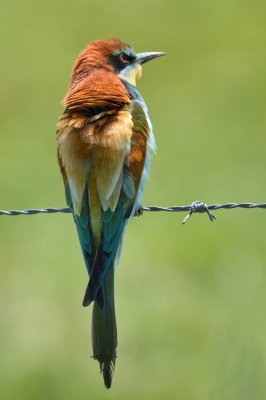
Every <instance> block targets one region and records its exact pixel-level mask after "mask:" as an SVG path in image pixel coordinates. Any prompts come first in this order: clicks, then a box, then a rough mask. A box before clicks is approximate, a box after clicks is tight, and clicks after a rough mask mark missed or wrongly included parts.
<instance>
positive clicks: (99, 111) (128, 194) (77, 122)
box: [57, 39, 164, 388]
mask: <svg viewBox="0 0 266 400" xmlns="http://www.w3.org/2000/svg"><path fill="white" fill-rule="evenodd" d="M163 54H164V53H161V52H148V53H135V52H134V50H133V49H132V48H131V47H130V46H129V45H128V44H125V43H123V42H122V41H120V40H118V39H110V40H99V41H95V42H93V43H91V44H90V45H88V46H87V47H86V48H85V49H84V50H83V51H82V52H81V53H80V55H79V56H78V58H77V60H76V62H75V64H74V67H73V70H72V77H71V82H70V86H69V88H68V91H67V93H66V96H65V98H64V100H63V105H64V107H65V112H64V114H63V115H62V116H61V118H60V120H59V123H58V125H57V143H58V160H59V165H60V169H61V173H62V176H63V179H64V183H65V194H66V201H67V204H68V206H69V207H70V209H71V211H72V213H73V217H74V221H75V223H76V226H77V231H78V236H79V241H80V245H81V250H82V253H83V257H84V261H85V264H86V267H87V270H88V273H89V283H88V286H87V289H86V292H85V296H84V300H83V306H88V305H89V304H90V303H91V302H94V304H93V312H92V347H93V358H94V359H96V360H98V361H99V364H100V370H101V372H102V374H103V379H104V384H105V386H106V387H107V388H110V387H111V383H112V375H113V371H114V367H115V361H116V348H117V329H116V318H115V305H114V266H115V264H116V263H117V261H118V259H119V256H120V251H121V245H122V239H123V234H124V230H125V226H126V224H127V221H128V220H129V218H130V217H132V216H134V215H135V214H136V213H138V211H139V210H141V206H140V199H141V196H142V192H143V185H144V182H145V181H146V178H147V175H148V170H149V163H150V154H151V152H152V151H153V150H155V141H154V136H153V133H152V127H151V123H150V119H149V116H148V112H147V107H146V104H145V102H144V100H143V98H142V97H141V95H140V94H139V92H138V90H137V89H136V81H137V79H138V78H140V76H141V71H142V64H144V63H146V62H147V61H149V60H153V59H154V58H156V57H160V56H162V55H163Z"/></svg>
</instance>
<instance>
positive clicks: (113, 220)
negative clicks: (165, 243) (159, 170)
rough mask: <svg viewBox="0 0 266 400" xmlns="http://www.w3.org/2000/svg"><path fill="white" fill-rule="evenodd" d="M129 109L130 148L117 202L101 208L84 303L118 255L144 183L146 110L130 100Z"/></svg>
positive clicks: (89, 298) (95, 291) (92, 293)
mask: <svg viewBox="0 0 266 400" xmlns="http://www.w3.org/2000/svg"><path fill="white" fill-rule="evenodd" d="M129 111H130V115H131V117H132V122H133V126H132V134H131V139H130V151H129V154H128V155H127V156H126V157H125V159H124V163H123V168H122V182H121V186H120V192H119V198H118V201H117V205H116V207H115V208H114V209H111V208H110V207H109V208H108V209H106V210H103V213H102V215H103V224H102V234H101V240H100V243H99V246H98V249H97V254H96V257H95V260H94V264H93V268H92V271H91V275H90V280H89V284H88V287H87V290H86V293H85V297H84V301H83V304H84V305H88V304H89V303H90V302H91V301H92V300H94V299H95V298H96V296H97V293H98V291H99V289H100V287H101V284H102V281H103V278H104V276H105V274H106V271H107V270H108V268H109V267H110V265H112V264H113V263H114V260H115V258H118V257H119V254H118V253H119V250H120V247H121V242H122V237H123V231H124V228H125V225H126V223H127V220H128V219H129V217H130V216H132V215H133V214H134V211H135V210H136V208H137V207H138V203H139V190H140V186H141V185H142V183H143V182H142V177H143V171H144V166H145V160H146V159H147V155H146V152H147V143H148V141H149V136H150V134H151V132H150V126H149V122H148V120H147V116H146V113H145V110H144V109H143V107H142V105H141V103H140V102H137V101H135V100H132V103H131V106H130V109H129Z"/></svg>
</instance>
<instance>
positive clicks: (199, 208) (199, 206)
mask: <svg viewBox="0 0 266 400" xmlns="http://www.w3.org/2000/svg"><path fill="white" fill-rule="evenodd" d="M205 212H206V213H207V214H208V217H209V218H210V220H211V222H213V221H215V220H216V217H215V215H213V214H212V213H211V212H210V210H209V208H208V206H207V204H205V203H203V202H202V201H200V200H197V201H194V202H193V203H192V204H191V209H190V211H189V213H188V215H187V216H186V218H185V219H183V221H182V224H185V223H186V222H187V220H188V219H189V218H190V217H191V215H192V214H193V213H205Z"/></svg>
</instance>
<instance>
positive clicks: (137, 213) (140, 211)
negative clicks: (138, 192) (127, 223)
mask: <svg viewBox="0 0 266 400" xmlns="http://www.w3.org/2000/svg"><path fill="white" fill-rule="evenodd" d="M142 214H143V208H142V207H141V206H139V207H138V208H137V209H136V211H135V217H140V216H141V215H142Z"/></svg>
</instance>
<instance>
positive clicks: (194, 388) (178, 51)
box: [0, 0, 266, 400]
mask: <svg viewBox="0 0 266 400" xmlns="http://www.w3.org/2000/svg"><path fill="white" fill-rule="evenodd" d="M265 19H266V3H265V1H259V0H253V1H251V0H250V1H245V0H242V1H240V0H239V1H236V0H224V1H213V0H205V1H204V0H188V1H185V0H182V1H170V0H168V1H166V0H153V1H140V0H136V1H134V2H131V3H129V2H127V3H126V2H125V1H114V0H112V1H105V2H104V1H89V0H88V1H82V0H75V1H74V2H73V1H68V0H65V1H61V0H58V1H54V0H53V1H52V0H46V1H36V0H35V1H33V0H31V1H30V0H24V1H18V0H16V1H12V2H11V1H7V0H2V1H1V7H0V22H1V23H0V37H1V39H0V41H1V62H0V73H1V78H0V82H1V93H0V107H1V119H0V127H1V147H0V184H1V190H0V200H1V201H0V208H1V209H12V208H17V209H24V208H30V207H36V208H39V207H46V206H55V207H60V206H64V205H65V200H64V190H63V184H62V180H61V177H60V174H59V170H58V167H57V162H56V143H55V124H56V122H57V119H58V116H59V115H60V113H61V112H62V107H61V106H60V101H61V99H62V97H63V96H64V93H65V91H66V88H67V85H68V82H69V76H70V71H71V68H72V64H73V62H74V59H75V57H76V56H77V54H78V53H79V52H80V50H81V49H82V48H83V47H84V46H85V45H86V44H87V43H88V42H90V41H92V40H94V39H98V38H106V37H119V38H121V39H123V40H124V41H127V42H129V43H130V44H132V46H133V47H134V48H135V50H136V51H166V52H167V56H166V57H164V58H162V59H159V60H156V61H154V62H152V63H150V64H147V65H145V67H144V71H143V78H142V80H141V82H140V83H139V89H140V91H141V93H142V95H143V97H144V98H145V100H146V102H147V104H148V107H149V112H150V116H151V119H152V122H153V126H154V132H155V135H156V138H157V145H158V154H157V155H156V156H155V157H154V159H153V163H152V170H151V176H150V179H149V182H148V184H147V186H146V191H145V197H144V201H143V204H144V205H161V206H167V205H175V204H180V205H181V204H190V203H191V202H192V201H194V200H197V199H201V200H203V201H206V202H207V203H213V202H217V203H219V202H227V201H235V202H241V201H254V202H263V201H266V188H265V174H266V167H265V146H266V137H265V125H266V115H265V103H266V90H265V88H266V73H265V64H266V51H265V47H266V39H265V38H266V25H265ZM184 216H185V215H184V214H165V213H161V214H155V213H145V215H144V216H143V217H142V218H136V219H134V220H133V221H132V222H131V224H130V225H129V227H128V230H127V235H126V240H125V244H124V249H123V255H122V258H121V262H120V266H119V268H118V270H117V275H116V308H117V319H118V329H119V348H118V360H117V366H116V371H115V376H114V381H113V387H112V389H111V391H106V390H105V389H104V387H103V383H102V379H101V377H100V375H99V373H98V364H97V363H96V362H94V361H93V360H92V359H90V358H89V357H90V355H91V353H92V351H91V344H90V319H91V309H84V308H82V307H81V301H82V297H83V293H84V288H85V286H86V281H87V277H86V272H85V268H84V266H83V261H82V257H81V252H80V249H79V245H78V240H77V237H76V232H75V226H74V224H73V221H72V218H71V216H70V215H63V214H62V215H61V214H58V215H46V216H45V215H38V216H31V217H24V216H19V217H13V218H11V217H4V216H3V217H0V232H1V250H0V251H1V256H0V260H1V278H0V316H1V318H0V321H1V322H0V397H1V399H12V400H31V399H39V400H42V399H64V400H68V399H84V398H88V399H98V400H100V399H117V400H120V399H121V400H124V399H128V400H131V399H132V400H133V399H147V400H148V399H153V400H157V399H167V400H171V399H177V400H206V399H207V400H213V399H215V400H222V399H223V400H231V399H232V400H236V399H241V400H243V399H249V400H250V399H255V400H260V399H265V398H266V380H265V376H266V319H265V309H266V249H265V244H266V243H265V240H266V239H265V238H266V236H265V229H266V214H265V211H262V210H250V211H248V210H234V211H218V212H216V216H217V221H216V222H215V223H210V222H209V220H208V218H207V216H205V215H195V216H193V217H192V219H191V220H190V221H189V222H188V223H187V224H186V225H185V226H182V225H181V224H180V222H181V221H182V219H183V218H184Z"/></svg>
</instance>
